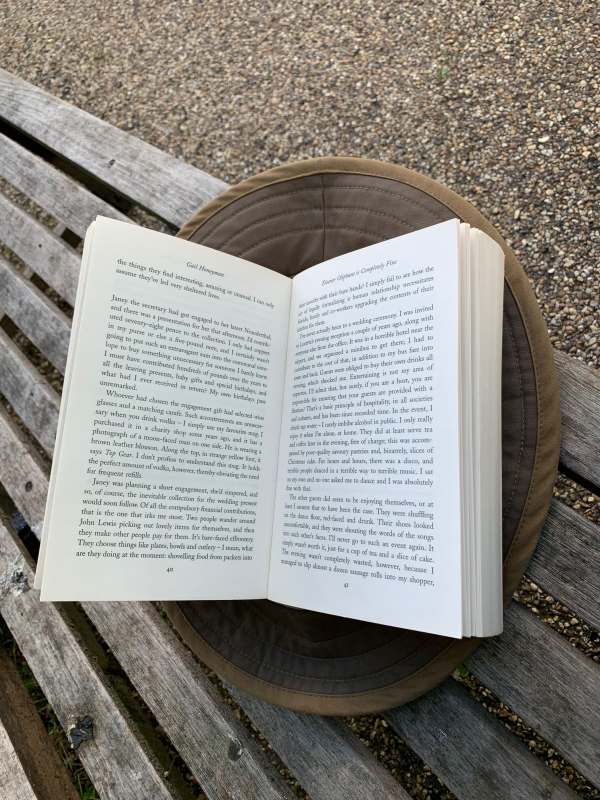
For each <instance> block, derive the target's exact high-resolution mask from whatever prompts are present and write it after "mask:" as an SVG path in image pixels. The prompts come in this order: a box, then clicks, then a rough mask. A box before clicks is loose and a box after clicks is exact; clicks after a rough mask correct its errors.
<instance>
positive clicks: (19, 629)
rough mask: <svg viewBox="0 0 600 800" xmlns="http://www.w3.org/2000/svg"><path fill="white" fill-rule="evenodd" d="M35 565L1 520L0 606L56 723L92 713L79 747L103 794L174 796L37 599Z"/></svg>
mask: <svg viewBox="0 0 600 800" xmlns="http://www.w3.org/2000/svg"><path fill="white" fill-rule="evenodd" d="M32 585H33V572H32V570H31V567H30V566H29V562H28V560H27V559H26V558H25V556H24V555H23V552H22V551H21V549H20V547H19V546H18V545H17V543H16V541H15V539H14V538H13V535H12V533H11V532H10V531H9V530H8V529H7V528H6V527H5V526H4V525H3V524H2V523H0V613H2V616H3V617H4V620H5V622H6V624H7V625H8V627H9V628H10V631H11V633H12V635H13V636H14V638H15V640H16V641H17V644H18V645H19V649H20V650H21V652H22V653H23V656H24V657H25V658H26V660H27V663H28V664H29V666H30V667H31V669H32V671H33V673H34V675H35V677H36V680H37V681H38V683H39V685H40V687H41V689H42V691H43V692H44V694H45V695H46V697H47V699H48V702H49V703H50V704H51V705H52V708H53V709H54V712H55V714H56V716H57V717H58V719H59V721H60V723H61V725H62V726H63V727H64V728H65V730H67V729H68V727H69V725H70V724H71V723H72V722H73V719H74V718H80V717H83V716H86V715H89V716H91V717H92V719H93V721H94V738H93V739H92V740H89V741H86V742H84V743H83V744H82V745H81V746H80V748H79V750H78V755H79V757H80V759H81V761H82V763H83V765H84V767H85V769H86V771H87V773H88V775H89V776H90V779H91V781H92V782H93V783H94V785H95V786H96V788H97V789H98V791H99V793H100V795H101V796H102V798H103V800H111V799H112V800H138V798H140V797H151V798H153V800H173V795H172V793H171V791H170V790H169V788H168V787H167V785H166V784H165V782H164V778H163V776H162V772H161V769H160V768H159V767H158V766H157V765H156V764H155V763H154V761H153V760H152V759H151V758H150V757H149V755H148V754H147V752H146V746H145V744H144V743H143V741H142V739H141V738H140V736H139V733H138V731H137V728H136V727H135V726H134V725H133V724H132V722H131V720H130V719H129V718H128V716H127V715H126V713H125V711H124V710H123V709H122V707H121V704H120V702H119V701H118V699H117V698H116V696H115V695H114V694H113V692H112V690H111V689H110V688H109V686H108V685H107V684H106V683H105V680H104V678H103V676H102V674H101V673H100V672H99V670H98V668H97V667H96V665H95V663H94V661H93V660H92V659H90V658H89V657H88V656H87V655H86V653H85V652H84V650H82V648H81V645H80V643H79V641H78V639H77V637H76V635H75V633H74V632H73V630H72V628H71V627H70V625H69V624H68V621H67V620H66V619H65V617H64V616H63V613H62V611H60V610H59V608H58V607H57V606H55V605H53V604H52V603H40V601H39V592H37V591H36V590H35V589H32V588H31V586H32Z"/></svg>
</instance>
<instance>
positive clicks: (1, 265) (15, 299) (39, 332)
mask: <svg viewBox="0 0 600 800" xmlns="http://www.w3.org/2000/svg"><path fill="white" fill-rule="evenodd" d="M2 313H4V314H7V315H8V316H9V317H10V318H11V319H12V321H13V322H14V323H15V324H16V325H18V327H19V328H20V329H21V330H22V331H23V333H24V334H25V335H26V336H27V337H28V338H29V339H30V340H31V341H32V342H33V344H34V345H35V346H36V347H37V348H38V349H39V350H41V351H42V353H43V354H44V355H45V356H46V358H48V360H49V361H51V362H52V363H53V364H54V366H55V367H56V368H57V369H59V370H60V371H61V372H64V369H65V364H66V361H67V351H68V349H69V337H70V335H71V322H70V320H69V318H68V317H67V316H66V314H63V312H62V311H61V310H60V309H59V308H57V307H56V306H55V305H54V303H52V302H50V300H48V298H47V297H46V295H45V294H44V293H43V292H41V291H40V290H39V289H38V288H37V286H35V285H34V284H33V283H31V281H28V280H27V278H25V277H24V276H23V275H21V273H20V272H19V271H18V270H16V269H15V268H14V267H13V266H12V265H11V264H9V263H8V262H7V261H5V260H4V259H3V258H2V257H1V256H0V314H2Z"/></svg>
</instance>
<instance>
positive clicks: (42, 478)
mask: <svg viewBox="0 0 600 800" xmlns="http://www.w3.org/2000/svg"><path fill="white" fill-rule="evenodd" d="M0 483H2V484H3V485H4V488H5V489H6V491H7V492H8V494H9V495H10V497H11V498H12V500H13V502H14V504H15V505H16V506H17V507H18V509H19V511H20V512H21V513H22V514H23V516H24V518H25V519H26V520H27V524H28V525H29V527H30V528H31V530H32V531H33V532H34V533H35V535H36V536H37V537H38V538H39V537H40V536H41V533H42V524H43V521H44V507H45V503H46V494H47V492H48V470H47V469H46V466H45V465H44V464H43V463H42V459H41V458H40V457H39V456H38V454H37V453H36V452H35V451H34V450H33V449H32V448H31V446H30V445H29V443H28V442H27V441H26V440H25V437H24V435H23V434H22V433H21V431H20V430H19V429H18V428H17V426H16V425H15V424H14V422H13V421H12V420H11V419H10V418H9V417H8V414H7V413H6V411H5V410H4V409H3V408H2V406H0Z"/></svg>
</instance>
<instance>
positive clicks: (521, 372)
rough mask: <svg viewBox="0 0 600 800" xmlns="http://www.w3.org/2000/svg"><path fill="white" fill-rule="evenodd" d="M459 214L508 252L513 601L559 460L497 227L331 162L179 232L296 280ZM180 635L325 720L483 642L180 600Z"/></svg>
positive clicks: (207, 211) (528, 325) (203, 654)
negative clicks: (321, 265) (340, 257)
mask: <svg viewBox="0 0 600 800" xmlns="http://www.w3.org/2000/svg"><path fill="white" fill-rule="evenodd" d="M452 217H459V218H461V219H463V220H464V221H466V222H469V223H470V224H471V225H473V226H475V227H478V228H481V229H482V230H484V231H485V232H486V233H488V234H489V235H490V236H492V237H494V238H495V239H496V240H497V241H498V242H499V244H500V245H501V246H502V247H503V248H504V252H505V254H506V271H505V274H506V287H505V288H506V291H505V298H504V336H503V364H502V381H503V383H502V414H503V420H502V429H503V454H502V458H503V464H502V466H503V546H504V596H505V600H506V601H508V600H510V598H511V595H512V593H513V592H514V590H515V588H516V587H517V585H518V583H519V580H520V578H521V576H522V575H523V572H524V570H525V568H526V566H527V563H528V561H529V558H530V556H531V554H532V553H533V550H534V548H535V545H536V542H537V538H538V535H539V532H540V529H541V527H542V523H543V520H544V517H545V514H546V511H547V509H548V504H549V502H550V498H551V493H552V486H553V484H554V480H555V474H556V467H557V462H558V451H559V430H560V414H559V393H558V383H557V379H556V375H555V371H554V365H553V358H552V348H551V346H550V342H549V339H548V335H547V332H546V328H545V326H544V322H543V320H542V317H541V314H540V311H539V308H538V305H537V303H536V300H535V297H534V294H533V292H532V290H531V287H530V286H529V283H528V280H527V277H526V276H525V273H524V272H523V270H522V268H521V267H520V266H519V264H518V263H517V260H516V258H515V256H514V255H513V253H512V252H511V250H510V249H509V248H508V246H507V245H506V244H505V243H504V242H503V241H502V239H501V238H500V236H499V235H498V233H497V231H495V230H494V228H493V227H492V226H491V224H490V223H489V222H488V221H487V220H486V219H485V218H484V217H483V216H482V215H481V214H480V213H479V212H478V211H477V210H476V209H475V208H473V206H472V205H470V204H469V203H467V202H466V201H465V200H463V199H462V198H461V197H459V196H458V195H456V194H454V192H451V191H450V190H449V189H446V188H444V187H443V186H440V184H438V183H436V182H435V181H432V180H430V179H429V178H425V177H423V176H422V175H418V174H417V173H415V172H411V171H410V170H407V169H404V168H402V167H398V166H394V165H392V164H385V163H381V162H377V161H368V160H363V159H356V158H320V159H313V160H308V161H300V162H297V163H293V164H288V165H286V166H282V167H277V168H275V169H272V170H269V171H268V172H263V173H261V174H260V175H257V176H255V177H253V178H250V179H249V180H247V181H244V182H243V183H240V184H238V185H237V186H234V187H233V188H231V189H229V190H228V191H227V192H225V193H224V194H223V195H221V196H220V197H218V198H216V199H215V200H213V201H212V202H211V203H209V204H208V205H207V206H205V207H204V208H202V209H200V210H199V211H198V212H197V213H196V214H195V215H194V217H193V218H192V219H191V220H190V221H189V222H188V223H187V224H186V225H184V227H183V228H182V229H181V231H180V233H179V235H180V236H182V237H185V238H187V239H190V240H192V241H194V242H199V243H201V244H205V245H207V246H209V247H213V248H215V249H217V250H223V251H226V252H228V253H232V254H234V255H237V256H241V257H243V258H246V259H248V260H250V261H254V262H256V263H257V264H262V265H264V266H266V267H270V268H271V269H274V270H277V271H278V272H282V273H284V274H285V275H295V274H296V273H298V272H300V271H301V270H303V269H306V268H307V267H309V266H312V265H313V264H317V263H320V262H321V261H324V260H326V259H328V258H332V257H333V256H336V255H340V254H341V253H345V252H348V251H350V250H355V249H358V248H360V247H364V246H365V245H369V244H373V243H374V242H378V241H382V240H384V239H389V238H392V237H394V236H398V235H399V234H402V233H406V232H408V231H412V230H417V229H419V228H424V227H426V226H428V225H432V224H434V223H436V222H441V221H443V220H446V219H450V218H452ZM165 609H166V611H167V613H168V615H169V617H170V619H171V620H172V622H173V624H174V625H175V627H176V628H177V630H178V631H179V632H180V634H181V636H182V637H183V638H184V640H185V641H186V642H187V644H188V645H189V646H190V647H191V648H192V650H193V651H194V652H195V653H196V654H197V655H198V657H199V658H200V659H201V660H202V661H204V662H205V663H206V664H208V665H209V666H210V667H212V668H213V669H214V670H215V671H216V672H217V673H219V674H220V675H221V676H223V677H224V678H225V679H227V680H229V681H231V682H232V683H234V684H236V685H237V686H239V687H240V688H242V689H244V690H247V691H249V692H252V693H254V694H255V695H258V696H259V697H262V698H264V699H266V700H269V701H271V702H273V703H278V704H280V705H284V706H288V707H290V708H293V709H296V710H300V711H310V712H315V713H320V714H360V713H367V712H373V711H378V710H382V709H384V708H389V707H392V706H395V705H399V704H401V703H404V702H407V701H408V700H411V699H413V698H415V697H417V696H418V695H420V694H422V693H423V692H426V691H427V690H429V689H431V688H433V687H434V686H435V685H436V684H438V683H439V682H440V681H442V680H443V679H444V678H445V677H446V676H448V675H449V674H450V673H451V672H452V671H453V670H454V669H455V668H456V667H457V666H458V665H459V664H460V663H461V662H462V661H463V659H464V658H465V657H466V656H467V655H468V654H469V653H470V652H471V651H472V650H473V649H474V648H475V647H476V646H477V644H478V642H479V641H480V640H477V639H463V640H462V641H457V640H453V639H446V638H443V637H440V636H433V635H429V634H422V633H415V632H413V631H407V630H402V629H397V628H390V627H385V626H382V625H374V624H369V623H365V622H357V621H354V620H349V619H342V618H340V617H333V616H328V615H325V614H317V613H314V612H311V611H301V610H298V609H293V608H289V607H286V606H281V605H278V604H275V603H271V602H268V601H266V600H262V601H231V602H190V603H167V604H165Z"/></svg>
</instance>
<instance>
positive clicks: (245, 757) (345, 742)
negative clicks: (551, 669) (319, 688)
mask: <svg viewBox="0 0 600 800" xmlns="http://www.w3.org/2000/svg"><path fill="white" fill-rule="evenodd" d="M0 423H1V418H0ZM2 430H3V428H2V426H1V425H0V435H1V433H2ZM4 436H5V440H6V441H7V442H8V443H9V445H10V449H11V451H12V452H13V453H16V455H17V456H18V458H19V460H21V457H22V455H23V454H24V452H25V453H26V452H27V447H26V446H24V445H23V444H22V445H21V447H20V449H19V450H16V447H17V444H18V443H17V441H16V436H15V433H14V431H12V438H11V430H10V425H5V426H4ZM0 441H1V439H0ZM27 474H28V475H31V474H32V473H31V472H28V473H27ZM34 480H35V483H36V487H38V488H40V485H41V490H42V491H41V492H40V493H39V494H38V506H39V507H38V508H35V507H34V508H31V507H30V509H29V511H28V512H26V511H25V510H24V511H23V514H24V516H25V518H26V519H27V520H28V522H29V523H30V525H31V523H32V519H31V518H30V515H31V514H33V518H34V519H41V517H42V515H43V505H42V503H43V495H45V491H44V489H45V488H46V486H47V478H46V477H45V476H44V475H43V473H42V472H41V471H38V472H37V474H35V476H34ZM0 481H2V482H3V483H4V484H5V486H6V488H7V491H9V493H11V487H10V485H7V483H6V475H5V473H4V471H3V470H1V469H0ZM21 481H22V478H21V480H20V481H19V484H20V483H21ZM11 494H12V493H11ZM40 495H41V496H40ZM84 610H85V611H86V613H87V615H88V616H89V618H90V619H91V621H92V622H93V623H94V625H95V626H96V627H97V629H98V631H99V632H100V634H101V635H102V636H103V638H104V639H105V641H106V642H107V644H108V645H109V647H110V648H111V650H112V651H113V653H114V654H115V655H116V657H117V658H118V660H119V661H120V663H121V664H122V665H123V667H124V669H125V670H126V672H127V674H128V676H129V678H130V679H131V681H132V682H133V684H134V685H135V686H136V688H137V689H138V691H139V692H140V694H141V695H142V697H144V700H145V702H146V703H147V704H148V705H149V707H150V708H151V710H152V712H153V713H154V714H155V716H156V718H157V719H158V721H159V722H160V724H161V725H162V726H163V728H164V729H165V731H166V732H167V734H168V735H169V737H170V738H171V740H172V741H173V743H174V745H175V746H176V747H177V749H178V750H179V752H180V753H181V755H182V756H183V758H184V759H185V761H186V763H187V765H188V767H189V768H190V770H191V771H192V772H193V774H194V775H195V776H196V778H197V779H198V780H199V781H200V783H201V785H202V787H203V789H204V791H205V792H206V793H207V794H208V796H209V797H211V798H213V797H215V798H221V797H223V798H226V797H230V796H236V794H235V793H236V792H239V793H241V794H238V795H237V796H240V797H244V798H246V797H247V798H252V797H256V798H261V800H262V798H263V797H264V798H270V797H280V796H285V795H286V791H285V790H284V789H283V788H282V785H281V783H280V781H279V779H278V778H277V776H276V774H275V773H274V772H273V770H272V768H271V767H269V766H268V765H267V764H266V763H265V762H264V758H263V756H262V754H261V753H260V751H259V749H258V748H257V747H256V745H255V743H254V742H253V740H251V739H249V738H248V736H247V733H246V732H245V730H244V729H243V728H241V726H239V724H238V723H237V722H236V721H235V720H232V718H231V715H230V714H229V710H228V709H227V708H226V707H224V706H223V703H222V702H221V701H220V700H219V699H218V698H217V697H216V693H215V690H214V688H213V687H212V686H211V685H210V683H209V682H208V679H207V678H206V677H205V675H204V673H203V672H202V670H201V669H200V668H199V667H198V665H197V664H196V663H195V661H194V659H193V657H192V656H191V654H190V653H189V651H188V650H187V648H185V647H184V646H183V645H182V644H181V643H180V642H179V640H178V639H177V637H176V635H175V634H174V632H173V630H172V629H171V627H170V626H169V625H168V624H167V623H166V622H165V621H164V620H162V619H161V618H160V616H159V615H158V612H157V611H156V609H155V608H154V607H153V606H152V605H150V604H146V603H144V604H137V603H86V604H84ZM247 702H250V701H249V700H248V701H247ZM255 713H258V711H257V710H256V709H255ZM269 713H270V714H271V717H272V718H271V734H272V735H271V737H270V740H271V743H272V745H273V747H274V748H275V749H276V751H277V752H280V755H281V757H282V759H283V760H284V762H285V763H286V764H287V765H288V766H289V768H290V769H291V770H292V771H293V772H294V774H297V775H299V777H300V773H302V778H305V779H306V780H308V781H309V782H310V783H311V784H314V785H315V787H316V785H317V784H318V782H319V781H320V780H321V778H322V776H321V775H320V771H321V770H322V768H323V766H324V765H325V764H326V763H327V759H326V754H327V753H329V754H332V753H335V754H336V757H337V758H338V759H339V761H340V765H341V766H340V772H339V775H338V777H337V778H336V779H335V780H333V779H331V780H326V781H324V785H325V786H327V787H329V788H330V789H331V793H330V794H329V795H326V794H323V793H321V794H319V795H315V797H316V796H319V797H326V796H327V797H332V798H334V797H340V798H341V797H344V796H345V795H346V793H347V791H349V788H348V787H349V785H350V783H351V781H352V779H353V780H355V781H358V779H359V777H360V776H362V784H358V783H357V791H359V790H360V792H361V793H363V796H364V792H365V790H366V788H367V787H368V786H374V787H378V788H379V789H381V791H384V790H385V791H386V792H387V791H390V792H391V791H392V790H393V791H394V792H396V794H390V797H403V796H404V795H402V794H401V793H399V792H400V789H399V787H398V784H396V782H395V781H394V780H393V779H392V778H391V777H390V776H389V775H388V773H387V772H386V771H385V770H384V769H383V768H382V767H380V766H379V765H378V764H377V762H376V760H375V759H374V758H373V756H372V755H371V754H370V753H369V752H368V751H367V750H366V748H364V747H362V745H360V743H359V742H358V740H355V739H354V737H353V735H351V734H350V733H349V732H348V731H346V730H345V729H343V728H339V729H337V730H336V728H335V725H333V726H332V725H329V726H325V728H326V730H323V731H322V730H321V728H322V727H323V726H324V725H325V723H323V724H322V725H320V724H318V723H317V722H315V721H313V722H312V723H310V724H309V723H308V722H302V718H301V717H300V716H299V715H292V717H293V718H294V719H292V720H290V719H288V717H287V716H286V714H287V712H284V711H282V710H279V709H276V708H275V707H270V710H269ZM278 714H281V715H282V721H281V723H280V724H279V726H276V725H275V722H274V719H275V717H277V715H278ZM307 729H308V730H309V731H312V733H313V734H314V737H315V738H313V739H311V738H310V736H307V735H304V732H305V731H306V730H307ZM320 733H326V734H327V737H328V741H327V742H322V743H321V748H320V752H319V759H317V758H316V756H314V752H316V748H317V738H316V737H317V736H318V735H319V734H320ZM236 742H240V744H241V745H242V751H241V755H242V758H240V759H239V763H238V757H236V758H235V761H234V762H233V763H232V762H231V757H230V755H229V753H230V749H231V748H233V750H231V752H234V751H235V748H236V746H237V745H236V744H235V743H236ZM293 743H295V744H294V746H292V744H293ZM311 763H312V765H313V766H312V771H311V767H310V764H311ZM342 776H344V780H343V781H342V780H341V778H342ZM336 781H338V782H339V783H340V786H342V787H344V786H346V789H345V790H344V792H343V793H342V792H341V791H340V792H339V793H337V794H336V793H334V791H333V788H334V784H335V783H336ZM226 790H228V791H229V794H227V793H225V794H223V791H226ZM350 796H353V795H350ZM356 796H358V795H356Z"/></svg>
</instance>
